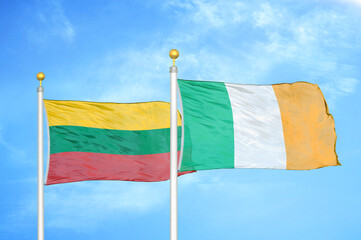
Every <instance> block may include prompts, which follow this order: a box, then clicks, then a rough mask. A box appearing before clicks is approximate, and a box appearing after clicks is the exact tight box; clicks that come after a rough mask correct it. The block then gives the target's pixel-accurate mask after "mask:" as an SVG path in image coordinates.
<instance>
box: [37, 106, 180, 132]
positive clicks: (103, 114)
mask: <svg viewBox="0 0 361 240" xmlns="http://www.w3.org/2000/svg"><path fill="white" fill-rule="evenodd" d="M44 104H45V108H46V112H47V114H48V121H49V126H57V125H62V126H64V125H65V126H81V127H92V128H105V129H118V130H150V129H160V128H169V127H170V104H169V103H167V102H145V103H99V102H82V101H56V100H44ZM181 121H182V120H181V116H180V114H179V112H178V126H181V125H182V122H181Z"/></svg>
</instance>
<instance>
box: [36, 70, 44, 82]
mask: <svg viewBox="0 0 361 240" xmlns="http://www.w3.org/2000/svg"><path fill="white" fill-rule="evenodd" d="M36 78H37V79H38V80H39V81H43V80H44V78H45V74H44V73H42V72H39V73H38V74H36Z"/></svg>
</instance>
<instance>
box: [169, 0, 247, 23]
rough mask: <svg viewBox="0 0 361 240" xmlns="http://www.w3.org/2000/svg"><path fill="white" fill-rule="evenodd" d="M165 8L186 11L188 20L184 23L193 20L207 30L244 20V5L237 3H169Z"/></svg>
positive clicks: (193, 0)
mask: <svg viewBox="0 0 361 240" xmlns="http://www.w3.org/2000/svg"><path fill="white" fill-rule="evenodd" d="M164 6H165V7H166V8H173V7H175V8H180V9H182V11H186V12H187V18H185V20H184V21H188V19H191V20H192V22H194V23H197V24H200V25H202V26H205V27H206V28H210V27H215V28H220V27H224V26H226V25H227V24H238V23H241V22H242V21H243V20H244V14H243V13H244V10H245V9H244V4H243V3H242V2H237V1H207V0H187V1H168V2H167V3H166V4H165V5H164ZM182 14H183V12H182ZM182 14H180V13H178V16H179V17H182Z"/></svg>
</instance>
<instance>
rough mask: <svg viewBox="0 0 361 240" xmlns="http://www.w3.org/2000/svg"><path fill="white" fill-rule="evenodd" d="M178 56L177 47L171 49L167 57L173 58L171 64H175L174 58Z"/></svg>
mask: <svg viewBox="0 0 361 240" xmlns="http://www.w3.org/2000/svg"><path fill="white" fill-rule="evenodd" d="M178 56H179V52H178V50H177V49H172V50H170V51H169V57H170V58H172V59H173V66H175V60H176V58H177V57H178Z"/></svg>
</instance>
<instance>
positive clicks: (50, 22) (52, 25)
mask: <svg viewBox="0 0 361 240" xmlns="http://www.w3.org/2000/svg"><path fill="white" fill-rule="evenodd" d="M36 17H37V20H38V21H39V25H38V27H37V28H36V29H35V28H31V29H29V30H28V34H29V37H30V39H31V40H32V41H35V42H46V41H47V40H48V39H49V38H50V37H52V36H57V37H60V38H62V39H63V40H65V41H67V42H73V40H74V38H75V29H74V26H73V24H72V23H71V22H70V20H69V18H68V17H67V16H66V14H65V12H64V8H63V6H62V4H61V1H60V0H51V1H47V2H44V3H42V5H41V6H40V7H39V10H38V11H37V12H36Z"/></svg>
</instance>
